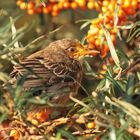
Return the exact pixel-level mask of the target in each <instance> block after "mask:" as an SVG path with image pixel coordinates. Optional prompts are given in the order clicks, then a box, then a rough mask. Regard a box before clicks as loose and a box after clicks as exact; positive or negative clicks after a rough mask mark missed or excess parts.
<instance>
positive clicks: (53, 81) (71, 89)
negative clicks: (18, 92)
mask: <svg viewBox="0 0 140 140" xmlns="http://www.w3.org/2000/svg"><path fill="white" fill-rule="evenodd" d="M89 53H90V51H89V50H86V49H85V48H84V47H83V46H82V45H81V44H80V42H79V41H77V40H70V39H62V40H57V41H54V42H52V43H50V45H49V46H47V47H46V48H45V49H43V50H41V51H38V52H36V53H34V54H32V55H30V56H29V57H27V58H25V59H24V60H22V61H21V62H20V64H19V65H15V66H14V70H13V72H12V73H11V77H12V78H13V79H15V82H17V81H18V80H19V79H21V78H22V77H24V78H25V79H24V80H25V81H24V83H23V86H22V87H23V89H24V90H35V92H37V91H45V92H46V95H48V96H51V101H52V102H55V103H66V102H67V101H68V99H69V94H72V95H76V94H77V92H78V89H79V86H80V82H81V80H82V77H83V69H82V65H81V62H80V60H79V57H81V56H82V55H86V54H89Z"/></svg>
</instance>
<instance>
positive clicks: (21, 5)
mask: <svg viewBox="0 0 140 140" xmlns="http://www.w3.org/2000/svg"><path fill="white" fill-rule="evenodd" d="M26 8H27V4H26V3H25V2H22V3H21V4H20V9H22V10H25V9H26Z"/></svg>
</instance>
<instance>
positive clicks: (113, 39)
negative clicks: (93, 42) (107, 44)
mask: <svg viewBox="0 0 140 140" xmlns="http://www.w3.org/2000/svg"><path fill="white" fill-rule="evenodd" d="M110 37H111V40H112V42H113V43H115V42H116V35H114V34H111V35H110Z"/></svg>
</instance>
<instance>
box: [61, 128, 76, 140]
mask: <svg viewBox="0 0 140 140" xmlns="http://www.w3.org/2000/svg"><path fill="white" fill-rule="evenodd" d="M59 132H60V133H61V135H62V136H64V137H66V138H67V139H68V140H77V138H76V137H74V136H73V135H72V134H71V133H70V132H69V131H66V130H64V129H60V130H59Z"/></svg>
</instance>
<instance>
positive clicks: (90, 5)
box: [87, 1, 95, 10]
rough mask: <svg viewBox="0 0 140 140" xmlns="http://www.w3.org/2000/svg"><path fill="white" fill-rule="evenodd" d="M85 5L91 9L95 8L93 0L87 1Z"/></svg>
mask: <svg viewBox="0 0 140 140" xmlns="http://www.w3.org/2000/svg"><path fill="white" fill-rule="evenodd" d="M87 7H88V9H90V10H92V9H94V8H95V3H94V2H93V1H89V2H88V3H87Z"/></svg>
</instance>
